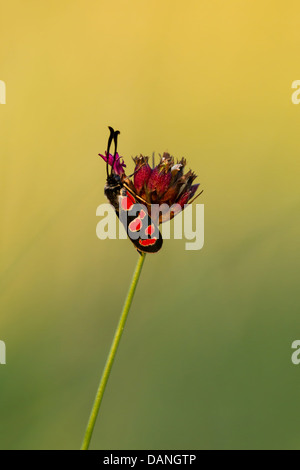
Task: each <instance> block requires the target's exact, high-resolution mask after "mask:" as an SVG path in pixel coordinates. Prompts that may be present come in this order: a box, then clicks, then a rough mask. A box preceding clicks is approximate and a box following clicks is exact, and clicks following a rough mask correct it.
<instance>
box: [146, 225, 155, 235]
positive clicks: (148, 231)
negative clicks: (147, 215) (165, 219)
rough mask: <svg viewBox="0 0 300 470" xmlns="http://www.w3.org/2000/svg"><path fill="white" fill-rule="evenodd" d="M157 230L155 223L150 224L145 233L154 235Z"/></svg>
mask: <svg viewBox="0 0 300 470" xmlns="http://www.w3.org/2000/svg"><path fill="white" fill-rule="evenodd" d="M154 232H155V227H154V225H153V224H151V225H148V227H147V228H146V230H145V234H146V235H153V233H154Z"/></svg>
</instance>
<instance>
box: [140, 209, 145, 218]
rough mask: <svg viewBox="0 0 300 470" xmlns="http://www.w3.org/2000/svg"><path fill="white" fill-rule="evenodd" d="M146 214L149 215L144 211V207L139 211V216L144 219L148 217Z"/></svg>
mask: <svg viewBox="0 0 300 470" xmlns="http://www.w3.org/2000/svg"><path fill="white" fill-rule="evenodd" d="M146 215H147V214H146V212H145V211H143V209H142V210H141V212H140V213H139V218H140V219H144V218H145V217H146Z"/></svg>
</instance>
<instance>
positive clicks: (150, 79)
mask: <svg viewBox="0 0 300 470" xmlns="http://www.w3.org/2000/svg"><path fill="white" fill-rule="evenodd" d="M299 18H300V6H299V2H298V1H287V2H282V1H279V0H277V1H274V0H273V1H271V0H262V1H253V0H243V1H241V0H240V1H237V0H228V1H224V0H206V1H204V0H200V1H199V0H197V1H192V0H186V1H183V0H148V1H146V0H130V1H125V0H115V1H113V2H112V1H102V0H101V1H74V0H73V1H71V0H70V1H65V0H63V1H57V0H56V1H51V2H40V1H37V0H36V1H26V2H24V1H14V0H11V1H4V0H1V16H0V79H1V80H4V81H5V83H6V86H7V96H6V100H7V104H6V105H0V154H1V163H0V223H1V227H0V299H1V300H0V308H1V312H0V313H1V320H0V339H1V340H4V341H5V342H6V347H7V364H6V365H1V366H0V447H1V448H3V449H20V448H24V449H48V448H50V449H53V448H64V449H65V448H74V449H76V448H78V447H79V446H80V444H81V440H82V437H83V432H84V429H85V425H86V422H87V418H88V415H89V412H90V408H91V405H92V401H93V398H94V394H95V392H96V388H97V385H98V381H99V378H100V375H101V371H102V368H103V365H104V362H105V358H106V354H107V352H108V349H109V346H110V342H111V340H112V336H113V332H114V329H115V326H116V324H117V321H118V318H119V314H120V310H121V307H122V304H123V300H124V297H125V295H126V291H127V287H128V284H129V282H130V279H131V276H132V272H133V269H134V266H135V263H136V260H137V254H136V252H135V250H134V248H133V247H132V245H131V244H130V242H129V241H128V240H121V241H117V240H108V241H100V240H98V239H97V238H96V232H95V229H96V224H97V221H98V220H97V218H96V215H95V214H96V207H97V206H98V205H99V204H101V203H103V202H106V200H105V198H104V195H103V186H104V183H105V165H104V163H103V162H102V160H100V158H99V157H98V156H97V154H98V153H99V152H103V151H104V150H105V148H106V142H107V136H108V129H107V126H108V125H111V126H113V127H115V128H117V129H120V130H121V135H120V139H119V151H120V153H121V154H122V155H123V156H124V158H125V159H126V162H127V164H128V169H129V171H131V170H132V169H133V166H132V164H131V163H130V162H131V156H134V155H137V154H139V153H143V154H146V155H147V154H148V155H149V154H151V153H152V151H156V152H157V153H158V152H163V151H166V150H168V151H169V152H171V153H172V154H173V155H174V156H175V157H182V156H185V157H186V158H187V159H188V165H189V166H190V167H191V168H192V169H193V170H194V171H195V172H196V173H197V174H198V181H199V182H201V184H202V187H203V189H204V190H205V192H204V194H203V196H202V197H201V200H200V199H199V200H198V201H197V202H202V203H204V204H205V246H204V248H203V250H201V251H185V250H184V241H182V240H175V241H166V242H165V244H164V248H163V250H162V251H161V252H160V253H158V254H157V255H149V256H148V257H147V259H146V261H145V266H144V270H143V273H142V278H141V282H140V284H139V286H138V291H137V293H136V297H135V299H134V303H133V306H132V310H131V312H130V316H129V319H128V323H127V325H126V330H125V333H124V336H123V338H122V342H121V345H120V349H119V351H118V355H117V358H116V361H115V364H114V368H113V371H112V375H111V377H110V380H109V384H108V388H107V390H106V394H105V397H104V401H103V407H102V410H101V413H100V415H99V419H98V421H97V424H96V429H95V433H94V436H93V440H92V448H102V449H142V448H143V449H193V448H195V449H223V448H225V449H230V448H231V449H232V448H234V449H246V448H285V449H286V448H297V449H299V448H300V431H299V421H300V405H299V391H300V366H299V368H297V366H295V365H293V364H292V363H291V354H292V350H291V343H292V341H294V340H295V339H299V338H300V327H299V326H300V325H299V314H300V309H299V287H298V284H299V267H300V266H299V229H300V224H299V207H300V193H299V147H300V142H299V124H300V105H298V106H297V105H294V104H292V101H291V95H292V92H293V90H292V88H291V84H292V82H293V81H294V80H297V79H300V62H299V50H300V49H299V46H300V33H299V31H300V20H299Z"/></svg>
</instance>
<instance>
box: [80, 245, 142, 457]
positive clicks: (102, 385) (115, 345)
mask: <svg viewBox="0 0 300 470" xmlns="http://www.w3.org/2000/svg"><path fill="white" fill-rule="evenodd" d="M144 260H145V254H144V253H143V254H142V255H141V256H139V260H138V262H137V265H136V268H135V272H134V275H133V278H132V281H131V285H130V288H129V291H128V294H127V298H126V300H125V304H124V307H123V311H122V313H121V317H120V320H119V324H118V326H117V329H116V332H115V336H114V339H113V342H112V345H111V348H110V351H109V354H108V358H107V360H106V364H105V367H104V371H103V374H102V377H101V380H100V384H99V387H98V390H97V394H96V398H95V401H94V404H93V408H92V411H91V414H90V418H89V422H88V425H87V428H86V431H85V435H84V439H83V443H82V446H81V450H88V448H89V445H90V441H91V437H92V434H93V430H94V427H95V423H96V419H97V416H98V412H99V408H100V405H101V402H102V398H103V395H104V391H105V387H106V384H107V381H108V378H109V374H110V371H111V368H112V365H113V362H114V359H115V356H116V352H117V349H118V346H119V342H120V339H121V336H122V333H123V329H124V326H125V323H126V319H127V316H128V312H129V310H130V306H131V303H132V299H133V296H134V293H135V289H136V286H137V283H138V280H139V277H140V274H141V271H142V267H143V264H144Z"/></svg>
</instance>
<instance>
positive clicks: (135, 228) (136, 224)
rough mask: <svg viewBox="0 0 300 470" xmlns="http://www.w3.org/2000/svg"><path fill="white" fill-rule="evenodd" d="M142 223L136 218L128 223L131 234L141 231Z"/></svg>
mask: <svg viewBox="0 0 300 470" xmlns="http://www.w3.org/2000/svg"><path fill="white" fill-rule="evenodd" d="M141 226H142V222H141V220H140V219H138V218H136V219H134V220H133V221H132V222H130V224H129V226H128V228H129V230H131V232H138V231H139V230H141Z"/></svg>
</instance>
